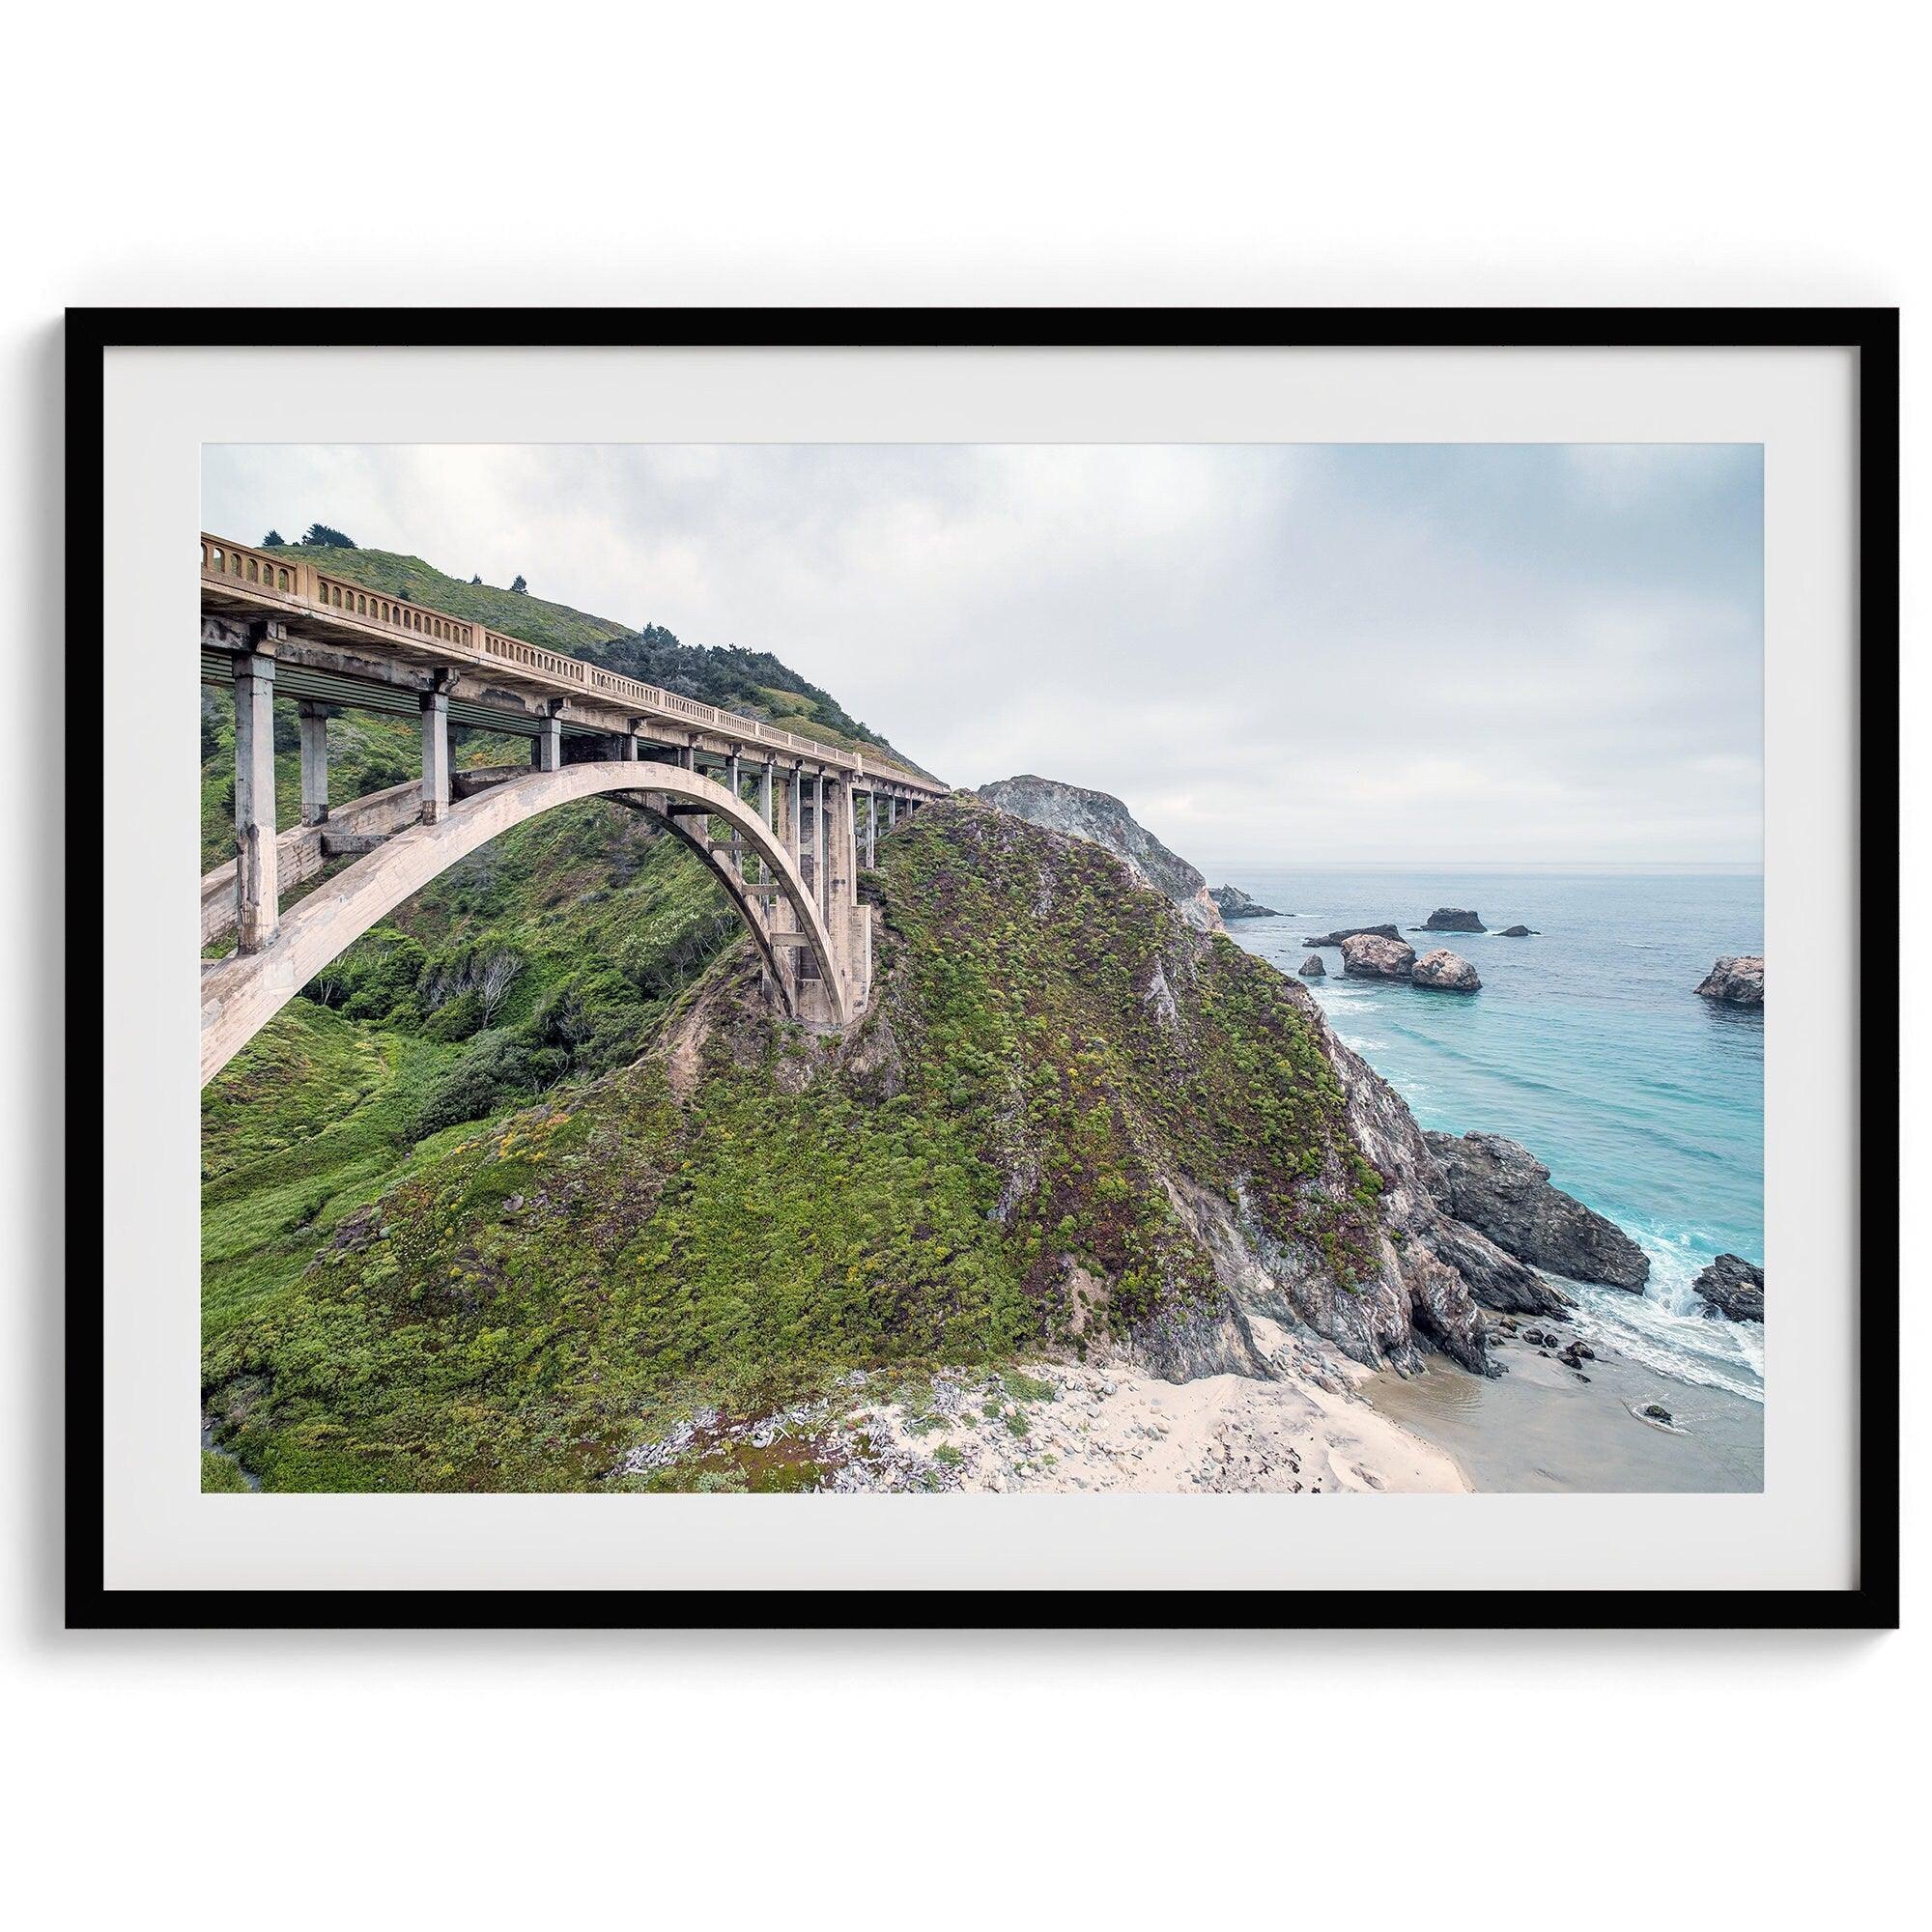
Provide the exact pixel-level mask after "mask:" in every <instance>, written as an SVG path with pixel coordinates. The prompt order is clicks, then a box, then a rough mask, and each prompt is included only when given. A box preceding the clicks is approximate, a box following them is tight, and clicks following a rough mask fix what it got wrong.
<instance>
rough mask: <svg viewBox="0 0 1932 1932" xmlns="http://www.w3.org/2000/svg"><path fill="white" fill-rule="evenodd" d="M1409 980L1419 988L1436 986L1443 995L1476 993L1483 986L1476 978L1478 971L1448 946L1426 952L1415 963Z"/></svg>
mask: <svg viewBox="0 0 1932 1932" xmlns="http://www.w3.org/2000/svg"><path fill="white" fill-rule="evenodd" d="M1409 978H1410V979H1411V980H1414V982H1415V983H1416V984H1417V985H1418V986H1434V987H1435V989H1436V990H1437V991H1438V992H1443V993H1476V992H1480V991H1481V990H1482V985H1483V982H1482V980H1479V979H1478V978H1477V977H1476V969H1475V968H1474V967H1473V966H1471V965H1470V964H1469V962H1468V961H1467V960H1466V959H1464V958H1463V955H1462V954H1461V953H1460V952H1450V951H1449V949H1448V948H1447V947H1446V946H1438V947H1435V949H1434V950H1433V951H1431V952H1425V953H1424V954H1423V955H1422V957H1421V958H1420V959H1418V960H1417V961H1416V962H1415V965H1414V967H1413V969H1412V970H1411V972H1410V974H1409Z"/></svg>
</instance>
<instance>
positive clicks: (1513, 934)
mask: <svg viewBox="0 0 1932 1932" xmlns="http://www.w3.org/2000/svg"><path fill="white" fill-rule="evenodd" d="M1535 931H1536V928H1535V927H1534V926H1532V925H1506V926H1504V927H1503V929H1502V931H1501V932H1500V933H1499V934H1497V937H1498V938H1500V939H1528V938H1531V937H1532V936H1533V935H1534V934H1535Z"/></svg>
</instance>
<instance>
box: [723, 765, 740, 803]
mask: <svg viewBox="0 0 1932 1932" xmlns="http://www.w3.org/2000/svg"><path fill="white" fill-rule="evenodd" d="M725 790H726V791H728V792H729V793H730V794H731V796H732V797H733V798H734V799H736V800H737V801H738V803H739V804H741V805H742V804H743V803H744V802H745V792H744V780H743V777H742V775H741V774H740V772H739V769H738V754H737V753H736V752H733V753H731V755H730V756H729V757H728V758H726V759H725Z"/></svg>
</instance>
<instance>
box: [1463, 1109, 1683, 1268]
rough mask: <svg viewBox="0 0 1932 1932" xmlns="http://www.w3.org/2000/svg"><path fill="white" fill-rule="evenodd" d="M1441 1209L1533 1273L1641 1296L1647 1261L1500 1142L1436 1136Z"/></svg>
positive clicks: (1610, 1225) (1520, 1150)
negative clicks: (1538, 1270)
mask: <svg viewBox="0 0 1932 1932" xmlns="http://www.w3.org/2000/svg"><path fill="white" fill-rule="evenodd" d="M1428 1142H1429V1149H1430V1151H1431V1152H1432V1153H1433V1154H1434V1155H1435V1160H1436V1163H1437V1166H1438V1168H1439V1170H1440V1173H1441V1176H1442V1187H1441V1194H1440V1199H1441V1201H1442V1205H1443V1206H1444V1207H1445V1208H1447V1209H1448V1210H1449V1212H1450V1213H1452V1214H1453V1215H1455V1216H1456V1218H1457V1219H1458V1220H1461V1221H1466V1222H1467V1223H1468V1224H1469V1226H1470V1227H1472V1228H1474V1229H1476V1230H1477V1231H1478V1232H1479V1233H1481V1234H1484V1235H1487V1236H1489V1238H1490V1239H1491V1240H1492V1241H1493V1242H1495V1244H1496V1245H1497V1246H1498V1247H1500V1248H1503V1249H1505V1250H1506V1251H1507V1252H1508V1253H1510V1254H1512V1255H1514V1256H1515V1257H1516V1258H1517V1259H1518V1260H1519V1261H1521V1262H1527V1263H1528V1264H1529V1265H1530V1266H1532V1267H1538V1268H1548V1269H1549V1270H1550V1271H1551V1272H1552V1273H1554V1274H1560V1275H1566V1276H1568V1277H1569V1279H1570V1280H1572V1281H1590V1282H1600V1283H1602V1284H1603V1285H1604V1286H1605V1287H1606V1288H1621V1289H1624V1290H1626V1291H1627V1292H1629V1293H1633V1294H1636V1293H1642V1291H1643V1285H1644V1283H1645V1282H1646V1281H1648V1280H1649V1279H1650V1257H1649V1256H1648V1255H1646V1254H1645V1253H1644V1251H1643V1250H1642V1249H1641V1248H1640V1247H1638V1246H1637V1244H1636V1243H1635V1242H1634V1240H1632V1239H1631V1237H1630V1236H1628V1235H1627V1234H1625V1233H1624V1231H1623V1230H1622V1229H1621V1228H1619V1227H1618V1226H1617V1224H1616V1223H1615V1222H1614V1221H1611V1220H1607V1219H1606V1218H1605V1216H1604V1215H1602V1214H1599V1213H1598V1212H1597V1211H1596V1210H1595V1209H1594V1208H1586V1207H1584V1206H1583V1204H1582V1203H1581V1202H1580V1201H1578V1200H1577V1198H1576V1197H1575V1196H1574V1195H1571V1194H1565V1193H1564V1192H1563V1190H1562V1189H1561V1188H1560V1187H1552V1186H1551V1185H1550V1184H1549V1170H1548V1168H1547V1167H1545V1166H1544V1164H1543V1163H1542V1162H1541V1161H1540V1160H1538V1159H1537V1158H1536V1156H1535V1155H1534V1154H1533V1153H1531V1152H1530V1151H1529V1150H1528V1149H1527V1148H1525V1147H1522V1146H1520V1144H1519V1143H1518V1142H1516V1141H1512V1140H1506V1139H1505V1138H1504V1137H1503V1136H1502V1135H1501V1134H1464V1135H1463V1137H1462V1138H1461V1139H1460V1140H1459V1139H1458V1138H1457V1137H1456V1136H1455V1135H1454V1134H1437V1133H1433V1134H1430V1135H1429V1136H1428Z"/></svg>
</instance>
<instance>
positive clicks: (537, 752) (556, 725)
mask: <svg viewBox="0 0 1932 1932" xmlns="http://www.w3.org/2000/svg"><path fill="white" fill-rule="evenodd" d="M530 764H531V766H532V768H533V769H534V770H536V771H540V772H558V771H561V770H562V769H563V721H562V720H561V719H558V718H546V719H545V720H544V721H543V722H542V723H541V724H540V725H538V726H537V736H536V742H535V744H533V745H532V746H531V747H530Z"/></svg>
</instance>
